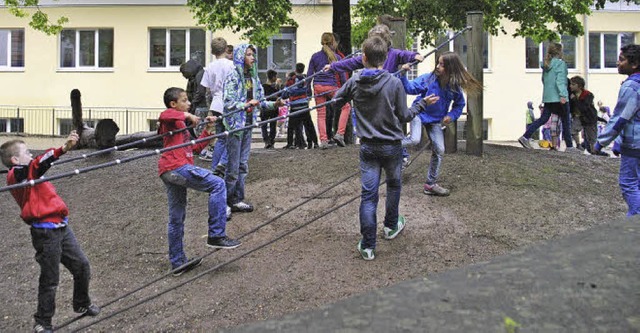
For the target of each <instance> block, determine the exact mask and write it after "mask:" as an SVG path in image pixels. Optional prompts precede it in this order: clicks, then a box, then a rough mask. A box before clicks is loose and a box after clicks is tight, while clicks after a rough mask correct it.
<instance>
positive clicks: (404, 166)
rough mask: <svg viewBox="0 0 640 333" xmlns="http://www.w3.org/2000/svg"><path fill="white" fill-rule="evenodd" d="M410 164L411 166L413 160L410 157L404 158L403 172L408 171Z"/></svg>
mask: <svg viewBox="0 0 640 333" xmlns="http://www.w3.org/2000/svg"><path fill="white" fill-rule="evenodd" d="M409 164H411V160H410V159H409V158H408V157H403V158H402V170H404V169H406V168H407V167H408V166H409Z"/></svg>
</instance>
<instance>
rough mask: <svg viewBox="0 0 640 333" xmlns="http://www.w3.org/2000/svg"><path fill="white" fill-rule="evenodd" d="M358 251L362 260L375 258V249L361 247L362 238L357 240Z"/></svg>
mask: <svg viewBox="0 0 640 333" xmlns="http://www.w3.org/2000/svg"><path fill="white" fill-rule="evenodd" d="M358 252H360V255H361V256H362V259H364V260H373V259H375V258H376V251H375V250H374V249H363V248H362V240H360V241H359V242H358Z"/></svg>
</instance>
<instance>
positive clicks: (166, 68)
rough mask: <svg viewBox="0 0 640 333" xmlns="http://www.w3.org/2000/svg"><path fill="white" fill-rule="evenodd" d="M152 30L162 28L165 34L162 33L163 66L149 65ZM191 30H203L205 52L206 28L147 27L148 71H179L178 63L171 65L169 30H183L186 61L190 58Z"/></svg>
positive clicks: (204, 59)
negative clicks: (163, 48)
mask: <svg viewBox="0 0 640 333" xmlns="http://www.w3.org/2000/svg"><path fill="white" fill-rule="evenodd" d="M152 30H164V31H165V34H164V38H165V40H164V41H165V47H166V48H165V52H164V63H165V65H164V67H152V66H151V57H152V55H151V52H153V50H152V49H151V31H152ZM192 30H201V31H203V32H204V33H203V36H204V39H205V40H204V47H205V49H204V52H205V54H206V52H207V46H206V45H207V35H206V30H204V29H202V28H162V27H152V28H149V30H148V32H147V41H148V42H147V47H149V52H148V53H147V67H148V69H147V70H148V71H149V72H167V71H169V72H177V71H180V65H181V64H180V65H173V66H172V65H171V31H185V35H184V38H185V49H184V59H185V61H188V60H189V59H190V58H191V54H190V52H191V31H192ZM205 54H203V59H202V60H203V61H206V55H205Z"/></svg>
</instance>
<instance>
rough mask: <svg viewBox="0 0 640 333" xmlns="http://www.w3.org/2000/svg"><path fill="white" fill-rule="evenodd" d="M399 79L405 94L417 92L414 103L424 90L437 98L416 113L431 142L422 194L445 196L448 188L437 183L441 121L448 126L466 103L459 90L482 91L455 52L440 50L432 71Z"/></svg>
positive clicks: (441, 155)
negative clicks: (412, 78)
mask: <svg viewBox="0 0 640 333" xmlns="http://www.w3.org/2000/svg"><path fill="white" fill-rule="evenodd" d="M403 69H405V70H408V69H409V66H408V65H407V64H405V65H403ZM400 79H401V80H402V84H403V85H404V89H405V91H406V92H407V93H408V94H412V95H419V96H418V98H416V100H415V101H414V102H413V105H415V104H416V103H418V102H419V101H421V100H422V99H423V98H424V97H425V96H426V95H427V92H428V93H429V94H433V95H435V96H438V97H439V100H438V102H437V103H434V104H433V105H430V106H429V107H427V108H426V109H425V110H424V111H423V112H421V113H420V114H419V117H420V121H421V122H422V125H423V126H424V127H425V129H426V130H427V134H428V135H429V139H430V140H431V142H432V145H431V163H430V164H429V170H428V172H427V180H426V181H425V184H424V194H428V195H436V196H448V195H449V193H450V192H449V190H448V189H446V188H444V187H442V186H440V185H439V184H438V176H439V175H440V165H441V164H442V158H443V156H444V133H443V132H442V126H441V123H442V124H445V125H448V124H450V123H451V122H454V121H456V120H457V119H458V118H460V115H462V109H463V108H464V106H465V105H466V102H465V100H464V95H463V93H462V91H463V90H464V91H465V92H466V93H467V94H469V95H476V94H479V93H480V92H481V91H482V85H481V84H480V82H478V81H477V80H476V79H475V78H474V77H473V76H471V74H469V72H467V70H466V69H465V67H464V65H463V64H462V61H461V60H460V57H458V55H457V54H456V53H454V52H444V53H442V54H441V55H440V56H439V57H438V63H437V64H436V67H435V69H434V70H433V72H431V73H428V74H423V75H420V76H419V77H417V78H416V79H415V80H413V81H409V80H407V78H406V77H405V76H402V77H401V78H400ZM450 108H451V110H449V109H450Z"/></svg>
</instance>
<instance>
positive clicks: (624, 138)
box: [598, 73, 640, 157]
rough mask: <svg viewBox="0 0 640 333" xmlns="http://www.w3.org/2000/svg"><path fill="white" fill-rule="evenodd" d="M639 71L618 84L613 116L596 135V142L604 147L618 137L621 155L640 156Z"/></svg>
mask: <svg viewBox="0 0 640 333" xmlns="http://www.w3.org/2000/svg"><path fill="white" fill-rule="evenodd" d="M638 111H640V73H634V74H631V75H630V76H629V77H628V78H627V79H626V80H625V81H624V82H623V83H622V86H620V92H619V93H618V103H617V104H616V107H615V109H614V110H613V116H612V117H611V119H610V120H609V122H608V123H607V125H606V127H605V128H604V130H603V131H602V132H601V133H600V135H598V144H599V145H600V146H602V147H606V146H607V145H609V144H610V143H611V141H613V140H616V138H617V137H618V136H620V139H618V140H616V142H619V143H620V153H621V154H622V155H627V156H633V157H640V112H638Z"/></svg>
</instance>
